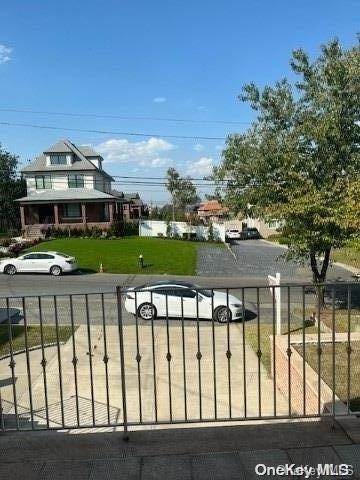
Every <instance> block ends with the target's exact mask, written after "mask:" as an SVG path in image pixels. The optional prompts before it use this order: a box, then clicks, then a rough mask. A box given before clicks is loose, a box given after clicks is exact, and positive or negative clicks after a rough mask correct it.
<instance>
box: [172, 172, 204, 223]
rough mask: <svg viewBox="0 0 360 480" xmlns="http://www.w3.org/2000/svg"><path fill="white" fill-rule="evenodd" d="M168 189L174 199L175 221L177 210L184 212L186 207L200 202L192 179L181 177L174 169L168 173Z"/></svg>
mask: <svg viewBox="0 0 360 480" xmlns="http://www.w3.org/2000/svg"><path fill="white" fill-rule="evenodd" d="M166 188H167V190H168V191H169V193H170V195H171V198H172V207H173V215H172V216H173V221H175V216H176V215H175V214H176V210H177V209H179V210H182V211H183V209H184V207H185V206H186V205H191V204H193V203H196V202H197V201H198V200H199V197H198V196H197V193H196V187H195V185H194V184H193V183H192V181H191V179H190V177H181V176H180V174H179V173H178V172H177V171H176V169H175V168H173V167H171V168H169V169H168V170H167V172H166Z"/></svg>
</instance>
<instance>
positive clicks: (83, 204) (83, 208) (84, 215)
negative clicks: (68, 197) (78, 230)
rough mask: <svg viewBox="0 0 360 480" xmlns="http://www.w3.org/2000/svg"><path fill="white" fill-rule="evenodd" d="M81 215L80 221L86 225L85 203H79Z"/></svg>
mask: <svg viewBox="0 0 360 480" xmlns="http://www.w3.org/2000/svg"><path fill="white" fill-rule="evenodd" d="M81 217H82V223H83V225H84V226H85V225H86V205H85V203H82V204H81Z"/></svg>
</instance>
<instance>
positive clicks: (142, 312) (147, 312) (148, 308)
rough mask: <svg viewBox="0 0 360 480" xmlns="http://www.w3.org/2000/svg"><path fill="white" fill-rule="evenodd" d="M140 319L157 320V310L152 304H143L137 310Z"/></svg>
mask: <svg viewBox="0 0 360 480" xmlns="http://www.w3.org/2000/svg"><path fill="white" fill-rule="evenodd" d="M137 315H138V317H140V318H142V319H143V320H151V319H154V318H156V308H155V307H154V305H153V304H152V303H142V304H141V305H140V306H139V307H138V310H137Z"/></svg>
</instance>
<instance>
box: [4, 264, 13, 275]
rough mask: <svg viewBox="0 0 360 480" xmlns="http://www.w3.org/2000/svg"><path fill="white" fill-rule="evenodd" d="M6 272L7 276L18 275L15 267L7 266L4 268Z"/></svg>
mask: <svg viewBox="0 0 360 480" xmlns="http://www.w3.org/2000/svg"><path fill="white" fill-rule="evenodd" d="M4 272H5V273H6V274H7V275H15V273H16V267H15V265H6V267H5V268H4Z"/></svg>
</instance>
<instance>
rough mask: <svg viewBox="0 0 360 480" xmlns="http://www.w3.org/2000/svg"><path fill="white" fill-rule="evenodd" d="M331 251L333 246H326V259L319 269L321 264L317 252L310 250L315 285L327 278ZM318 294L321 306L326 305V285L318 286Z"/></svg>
mask: <svg viewBox="0 0 360 480" xmlns="http://www.w3.org/2000/svg"><path fill="white" fill-rule="evenodd" d="M330 252H331V248H326V249H325V251H324V260H323V262H322V266H321V270H319V266H318V263H317V259H316V253H315V252H310V266H311V270H312V274H313V283H314V284H315V285H319V284H323V283H324V282H325V280H326V274H327V271H328V268H329V262H330ZM316 294H317V296H318V301H319V305H320V308H323V307H324V306H325V298H324V297H325V287H324V286H323V285H320V286H318V287H317V288H316Z"/></svg>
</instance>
